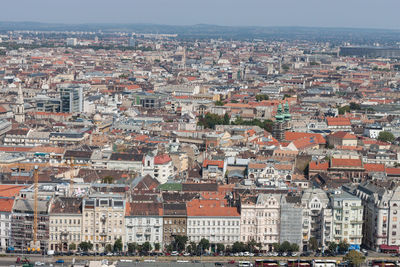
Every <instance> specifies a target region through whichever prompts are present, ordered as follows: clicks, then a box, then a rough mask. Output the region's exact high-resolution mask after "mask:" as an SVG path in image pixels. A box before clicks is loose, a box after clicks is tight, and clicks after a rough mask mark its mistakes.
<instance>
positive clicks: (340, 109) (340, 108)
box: [338, 106, 350, 115]
mask: <svg viewBox="0 0 400 267" xmlns="http://www.w3.org/2000/svg"><path fill="white" fill-rule="evenodd" d="M338 112H339V114H340V115H343V114H345V113H346V112H350V106H343V107H339V108H338Z"/></svg>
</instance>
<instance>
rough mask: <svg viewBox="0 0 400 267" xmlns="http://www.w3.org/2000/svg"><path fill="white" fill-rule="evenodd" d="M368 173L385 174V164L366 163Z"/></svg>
mask: <svg viewBox="0 0 400 267" xmlns="http://www.w3.org/2000/svg"><path fill="white" fill-rule="evenodd" d="M364 168H365V171H366V172H385V164H375V163H365V164H364Z"/></svg>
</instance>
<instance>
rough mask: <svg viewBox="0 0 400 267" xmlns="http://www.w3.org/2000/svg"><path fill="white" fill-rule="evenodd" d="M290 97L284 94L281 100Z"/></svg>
mask: <svg viewBox="0 0 400 267" xmlns="http://www.w3.org/2000/svg"><path fill="white" fill-rule="evenodd" d="M289 97H292V96H291V95H288V94H284V95H283V98H282V100H285V99H286V98H289Z"/></svg>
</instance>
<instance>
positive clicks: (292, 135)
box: [285, 132, 326, 144]
mask: <svg viewBox="0 0 400 267" xmlns="http://www.w3.org/2000/svg"><path fill="white" fill-rule="evenodd" d="M304 137H308V138H314V141H315V142H317V143H318V144H326V140H325V138H324V137H323V136H322V135H320V134H314V133H303V132H285V139H286V140H287V141H294V140H297V139H300V138H304Z"/></svg>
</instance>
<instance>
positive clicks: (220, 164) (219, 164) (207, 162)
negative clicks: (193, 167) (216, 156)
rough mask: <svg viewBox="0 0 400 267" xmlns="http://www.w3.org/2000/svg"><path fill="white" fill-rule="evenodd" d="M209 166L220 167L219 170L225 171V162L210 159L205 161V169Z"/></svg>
mask: <svg viewBox="0 0 400 267" xmlns="http://www.w3.org/2000/svg"><path fill="white" fill-rule="evenodd" d="M208 165H212V166H218V168H220V169H223V168H224V161H222V160H209V159H206V160H204V161H203V168H207V167H208Z"/></svg>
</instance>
